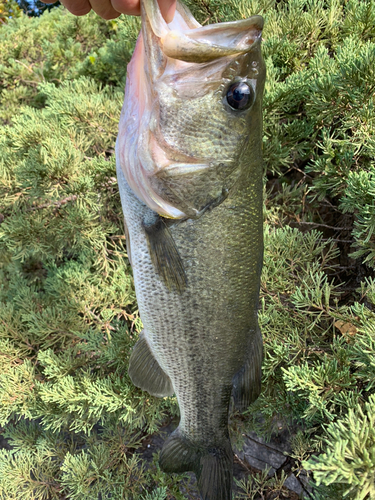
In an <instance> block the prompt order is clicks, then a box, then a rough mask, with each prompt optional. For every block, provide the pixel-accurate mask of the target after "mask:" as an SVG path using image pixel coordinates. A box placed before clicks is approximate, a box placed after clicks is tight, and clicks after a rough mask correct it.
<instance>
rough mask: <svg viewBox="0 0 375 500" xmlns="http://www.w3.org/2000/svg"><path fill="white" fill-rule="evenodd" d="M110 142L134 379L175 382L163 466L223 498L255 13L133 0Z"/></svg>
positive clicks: (257, 363)
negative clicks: (136, 19)
mask: <svg viewBox="0 0 375 500" xmlns="http://www.w3.org/2000/svg"><path fill="white" fill-rule="evenodd" d="M141 22H142V26H141V32H140V35H139V38H138V40H137V43H136V46H135V49H134V53H133V56H132V59H131V61H130V63H129V65H128V68H127V81H126V88H125V99H124V104H123V108H122V111H121V117H120V122H119V132H118V137H117V141H116V165H117V178H118V185H119V191H120V197H121V204H122V210H123V214H124V221H125V233H126V244H127V253H128V257H129V260H130V262H131V266H132V270H133V276H134V283H135V291H136V297H137V302H138V306H139V311H140V317H141V320H142V323H143V330H142V332H141V334H140V336H139V339H138V341H137V343H136V344H135V346H134V348H133V350H132V352H131V355H130V360H129V369H128V373H129V376H130V378H131V380H132V382H133V384H134V385H135V386H137V387H139V388H140V389H142V390H144V391H147V392H148V393H149V394H151V395H153V396H156V397H168V396H172V395H173V394H175V396H176V398H177V401H178V405H179V409H180V421H179V425H178V427H177V429H176V430H175V431H174V432H173V433H172V434H171V435H170V436H169V438H168V439H167V440H166V441H165V443H164V446H163V448H162V450H161V453H160V466H161V468H162V470H163V471H165V472H168V473H173V472H178V473H179V472H185V471H192V472H194V473H195V475H196V478H197V483H198V488H199V492H200V495H201V498H202V499H203V500H229V499H231V493H232V481H233V451H232V447H231V443H230V437H229V431H228V418H229V409H230V406H231V404H234V407H235V408H237V409H238V410H240V411H242V410H244V409H245V408H247V407H248V406H249V405H250V403H252V402H253V401H255V400H256V398H257V397H258V396H259V394H260V391H261V363H262V356H263V344H262V336H261V332H260V328H259V324H258V317H257V310H258V301H259V289H260V274H261V269H262V261H263V213H262V207H263V201H262V194H263V183H262V176H263V165H262V96H263V90H264V82H265V74H266V71H265V64H264V61H263V59H262V54H261V40H262V29H263V18H262V17H261V16H258V15H254V16H252V17H250V18H248V19H241V20H239V21H233V22H222V23H217V24H209V25H205V26H201V25H200V24H199V23H198V22H197V21H196V19H195V18H194V17H193V15H192V14H191V12H190V11H189V10H188V9H187V7H186V6H185V5H184V4H183V3H181V2H179V1H178V2H177V7H176V13H175V15H174V18H173V21H172V22H170V23H169V24H167V23H166V22H165V20H164V19H163V17H162V15H161V13H160V10H159V6H158V3H157V1H156V0H141Z"/></svg>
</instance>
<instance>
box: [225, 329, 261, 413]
mask: <svg viewBox="0 0 375 500" xmlns="http://www.w3.org/2000/svg"><path fill="white" fill-rule="evenodd" d="M262 359H263V340H262V334H261V332H260V329H259V327H257V331H256V335H255V339H254V342H253V344H252V346H251V350H250V353H249V357H248V359H247V360H246V362H245V364H244V365H243V366H242V368H241V369H240V370H239V371H238V372H237V373H236V375H235V376H234V377H233V389H232V396H233V400H234V406H235V407H236V408H237V409H238V410H239V411H244V410H246V409H247V408H248V406H249V405H250V404H251V403H253V402H254V401H255V400H256V399H257V398H258V396H259V395H260V392H261V381H262Z"/></svg>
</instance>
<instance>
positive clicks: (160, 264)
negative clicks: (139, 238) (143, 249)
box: [143, 216, 187, 292]
mask: <svg viewBox="0 0 375 500" xmlns="http://www.w3.org/2000/svg"><path fill="white" fill-rule="evenodd" d="M143 227H144V230H145V233H146V237H147V244H148V249H149V252H150V256H151V260H152V263H153V265H154V267H155V269H156V271H157V273H158V274H159V276H160V277H161V278H162V280H163V281H164V283H165V285H166V286H167V288H168V289H169V290H171V289H172V288H175V289H177V291H179V292H181V291H182V290H183V289H184V288H185V286H186V281H187V280H186V273H185V269H184V265H183V263H182V260H181V257H180V254H179V252H178V249H177V247H176V244H175V242H174V240H173V237H172V235H171V232H170V230H169V228H168V226H167V224H166V222H165V221H164V219H163V218H162V217H160V216H158V217H157V219H156V221H155V222H153V223H152V224H144V226H143Z"/></svg>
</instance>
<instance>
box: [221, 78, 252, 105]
mask: <svg viewBox="0 0 375 500" xmlns="http://www.w3.org/2000/svg"><path fill="white" fill-rule="evenodd" d="M226 98H227V103H228V104H229V106H230V107H231V108H232V109H238V110H240V111H242V110H244V109H248V108H250V106H251V105H252V104H253V102H254V90H253V88H252V87H251V85H249V84H248V83H246V82H236V83H232V85H231V86H230V87H229V89H228V91H227V95H226Z"/></svg>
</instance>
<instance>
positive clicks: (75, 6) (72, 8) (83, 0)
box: [42, 0, 91, 16]
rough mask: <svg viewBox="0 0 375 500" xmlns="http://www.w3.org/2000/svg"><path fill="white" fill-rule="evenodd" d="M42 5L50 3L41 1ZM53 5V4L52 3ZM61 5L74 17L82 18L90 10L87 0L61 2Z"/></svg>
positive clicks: (63, 0)
mask: <svg viewBox="0 0 375 500" xmlns="http://www.w3.org/2000/svg"><path fill="white" fill-rule="evenodd" d="M42 1H43V3H50V2H46V1H45V0H42ZM52 3H53V2H52ZM61 3H62V4H63V5H64V7H66V8H67V9H68V11H69V12H71V13H72V14H74V15H75V16H84V15H85V14H88V13H89V12H90V10H91V5H90V2H89V0H61Z"/></svg>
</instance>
